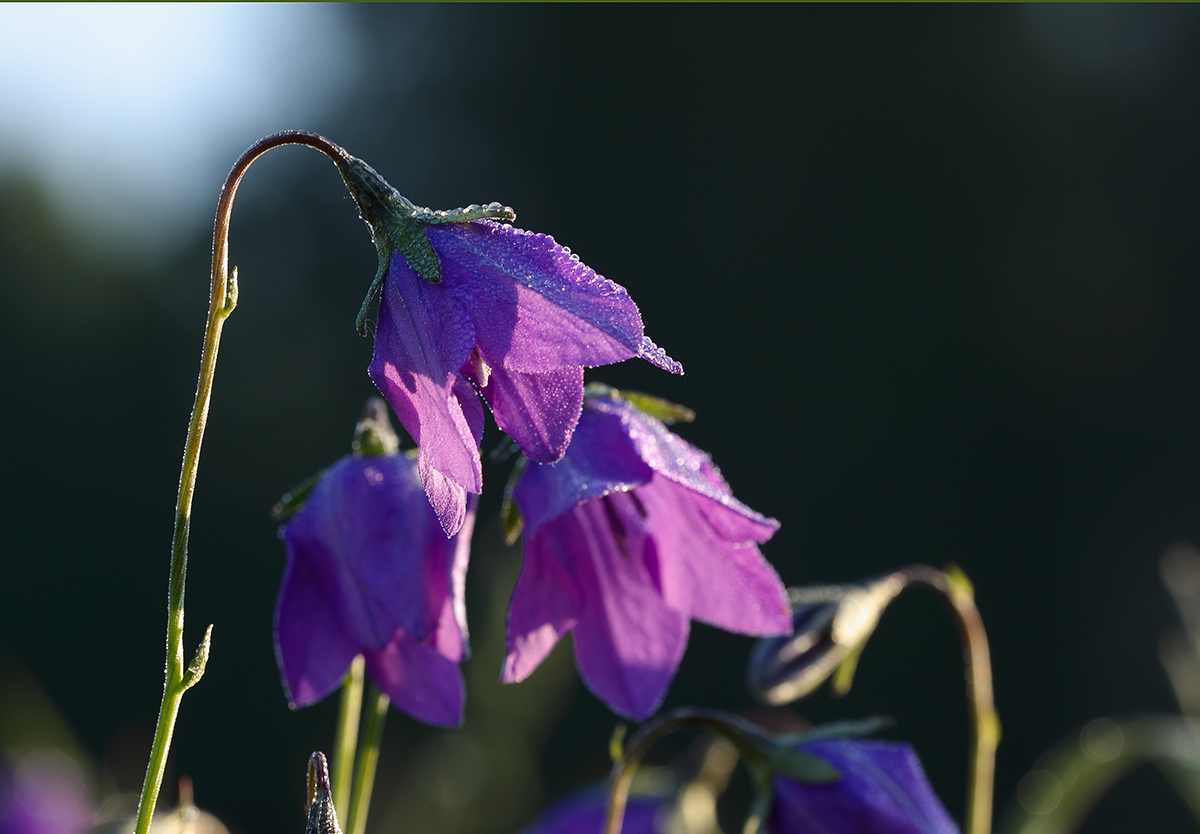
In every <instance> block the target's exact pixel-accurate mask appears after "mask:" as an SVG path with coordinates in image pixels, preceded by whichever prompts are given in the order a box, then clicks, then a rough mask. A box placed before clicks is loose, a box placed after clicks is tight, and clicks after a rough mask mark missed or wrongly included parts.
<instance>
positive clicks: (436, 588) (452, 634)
mask: <svg viewBox="0 0 1200 834" xmlns="http://www.w3.org/2000/svg"><path fill="white" fill-rule="evenodd" d="M478 503H479V502H478V499H477V498H476V497H475V496H474V495H471V496H468V497H467V518H466V521H465V522H464V523H463V525H462V528H461V529H460V530H459V531H458V533H457V535H456V536H455V537H454V538H452V539H450V541H449V542H443V545H442V546H443V548H445V549H451V548H452V549H451V550H450V553H449V554H448V555H449V564H446V560H445V558H443V559H440V560H436V561H435V560H432V559H430V560H428V561H427V562H426V572H425V599H426V603H425V604H426V607H427V610H428V611H429V612H432V613H433V614H434V615H435V616H436V624H435V626H434V629H433V645H434V647H435V648H436V649H437V651H438V653H439V654H441V655H442V656H443V657H446V658H449V659H450V660H453V661H461V660H462V659H463V658H465V657H468V656H469V655H470V653H471V649H470V645H469V641H468V639H467V602H466V600H467V597H466V592H467V562H468V560H469V559H470V555H471V533H472V531H473V530H474V528H475V507H476V505H477V504H478ZM443 552H445V550H444V551H443Z"/></svg>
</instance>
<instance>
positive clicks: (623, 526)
mask: <svg viewBox="0 0 1200 834" xmlns="http://www.w3.org/2000/svg"><path fill="white" fill-rule="evenodd" d="M513 499H514V500H515V501H516V504H517V506H518V507H519V508H520V511H521V515H522V518H523V520H524V524H525V558H524V564H523V566H522V568H521V575H520V578H519V579H518V580H517V585H516V588H515V589H514V591H513V596H512V602H511V604H510V607H509V612H508V657H507V659H506V662H505V667H504V676H503V677H504V680H505V681H506V682H514V681H519V680H521V679H523V678H524V677H526V676H527V675H529V674H530V673H531V672H532V671H533V670H534V669H535V668H536V667H537V666H538V664H540V663H541V662H542V660H543V659H544V658H545V657H546V655H548V654H549V652H550V650H551V649H552V648H553V647H554V644H555V643H556V642H557V641H558V640H559V638H561V637H562V636H563V635H564V634H565V633H567V632H568V631H572V630H574V632H575V657H576V663H577V665H578V666H579V671H580V673H581V675H582V677H583V679H584V681H585V682H586V683H587V684H588V686H589V687H590V688H591V689H592V691H593V692H595V693H596V695H597V696H598V697H599V698H600V699H601V700H603V701H604V702H606V703H607V704H608V705H609V706H610V707H611V708H612V709H613V710H614V711H615V712H618V713H620V714H622V715H626V716H629V717H632V718H635V719H639V720H640V719H643V718H645V717H647V716H648V715H650V714H651V713H652V712H654V710H655V709H656V708H657V706H658V704H659V703H660V702H661V701H662V698H663V696H664V695H665V694H666V691H667V687H668V686H669V685H670V683H671V679H672V678H673V677H674V675H675V670H676V668H677V667H678V666H679V661H680V659H681V658H682V657H683V652H684V649H685V648H686V647H687V639H688V631H689V627H690V621H691V620H692V619H697V620H700V621H702V622H706V623H709V624H711V625H714V626H717V627H718V628H723V629H726V630H728V631H737V632H742V633H746V634H757V635H767V634H786V633H788V632H789V631H790V629H791V616H790V608H789V605H788V599H787V595H786V593H785V592H784V588H783V584H782V583H781V582H780V580H779V576H778V575H777V574H776V573H775V570H774V569H773V568H772V567H771V566H770V565H769V564H768V563H767V562H766V560H764V559H763V557H762V555H761V554H760V553H759V550H758V547H757V543H761V542H764V541H766V540H767V539H769V538H770V537H771V535H772V534H773V533H774V532H775V530H776V529H777V528H778V526H779V525H778V522H776V521H774V520H773V519H769V518H765V517H764V516H762V515H760V514H758V513H756V512H755V511H754V510H752V509H750V508H749V507H747V506H746V505H745V504H742V503H741V502H739V501H737V500H736V499H735V498H734V497H733V494H732V493H731V492H730V489H729V486H728V485H727V484H726V483H725V481H724V479H723V478H722V477H721V475H720V473H719V472H718V471H717V469H716V467H714V466H713V465H712V462H711V461H710V460H709V458H708V456H707V455H706V454H704V453H703V452H701V451H699V450H698V449H696V448H695V447H693V446H691V445H690V444H688V443H687V442H686V441H684V440H683V439H681V438H679V437H678V436H676V435H674V434H672V433H671V432H670V431H669V430H668V429H667V428H666V426H665V425H663V423H662V422H660V421H659V420H657V419H655V418H654V417H651V416H649V415H648V414H645V413H643V412H642V411H640V410H638V409H637V408H635V407H634V406H633V405H631V404H629V403H627V402H625V401H623V400H620V399H617V398H615V397H590V398H589V399H588V401H587V403H586V404H585V406H584V409H583V416H582V417H581V419H580V421H579V427H578V428H577V429H576V431H575V437H574V439H573V440H572V442H571V446H570V448H569V449H568V450H567V453H566V456H565V457H564V458H563V459H562V460H561V461H559V462H558V463H557V464H554V465H540V464H534V463H531V464H529V465H527V466H526V467H525V470H524V472H523V473H522V475H521V477H520V480H518V482H517V484H516V486H515V488H514V490H513Z"/></svg>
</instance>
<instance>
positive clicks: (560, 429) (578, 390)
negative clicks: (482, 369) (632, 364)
mask: <svg viewBox="0 0 1200 834" xmlns="http://www.w3.org/2000/svg"><path fill="white" fill-rule="evenodd" d="M478 382H479V380H478V379H476V383H478ZM480 390H481V391H482V392H483V398H484V399H485V400H487V404H488V406H490V407H491V409H492V416H494V417H495V418H496V425H498V426H499V427H500V428H501V430H502V431H504V432H505V433H506V434H508V435H509V437H511V438H512V439H513V440H514V441H516V444H517V445H518V446H520V447H521V451H522V452H524V453H525V456H526V457H527V458H529V459H530V460H532V461H536V462H537V463H554V462H555V461H557V460H558V459H559V458H561V457H562V456H563V453H564V452H566V451H567V444H569V443H570V442H571V433H572V432H573V431H575V426H576V424H577V423H578V422H579V414H580V412H581V411H582V409H583V368H561V369H560V370H557V371H549V372H547V373H541V374H528V373H522V372H520V371H510V370H508V369H507V368H502V367H498V366H492V367H491V369H490V373H489V374H488V380H487V385H484V386H481V389H480Z"/></svg>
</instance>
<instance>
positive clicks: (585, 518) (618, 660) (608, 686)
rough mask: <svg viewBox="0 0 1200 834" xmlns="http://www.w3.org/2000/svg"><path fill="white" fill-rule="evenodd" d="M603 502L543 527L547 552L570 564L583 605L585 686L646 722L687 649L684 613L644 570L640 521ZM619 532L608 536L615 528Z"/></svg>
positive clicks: (580, 640)
mask: <svg viewBox="0 0 1200 834" xmlns="http://www.w3.org/2000/svg"><path fill="white" fill-rule="evenodd" d="M627 498H628V495H627V494H625V493H617V494H614V495H610V496H606V497H605V498H602V499H599V500H597V501H589V502H587V503H584V504H581V505H579V506H578V507H576V508H575V509H574V510H572V511H571V512H569V513H567V514H566V515H563V516H560V517H559V518H557V519H554V520H553V521H550V522H549V523H547V524H545V525H543V526H542V527H541V528H540V529H539V530H538V531H537V534H536V535H538V536H541V537H543V540H544V542H545V547H546V549H547V550H548V551H549V552H551V553H553V554H555V556H556V557H557V558H558V559H559V560H560V561H561V562H563V563H564V565H567V566H569V567H568V569H569V570H570V571H571V572H572V575H573V576H574V577H575V579H576V582H577V583H578V585H579V589H580V592H581V596H582V600H583V604H582V606H581V608H580V612H579V623H578V625H576V627H575V630H574V634H575V658H576V663H577V664H578V666H579V672H580V674H581V676H582V677H583V680H584V683H586V684H587V685H588V687H589V688H590V689H591V690H592V691H593V692H595V693H596V695H597V697H599V698H600V699H601V700H603V701H604V702H605V703H607V704H608V705H609V706H610V707H611V708H612V709H613V711H614V712H617V713H619V714H621V715H625V716H627V717H629V718H633V719H635V720H639V721H640V720H643V719H645V718H647V717H649V716H650V714H651V713H653V712H654V710H655V709H657V708H658V705H659V704H660V703H661V702H662V699H663V696H665V695H666V692H667V688H668V687H669V686H670V684H671V680H672V678H674V676H675V670H676V669H677V668H678V667H679V661H680V660H681V659H682V658H683V652H684V650H685V649H686V648H687V638H688V631H689V627H690V624H689V621H688V615H687V613H686V612H679V611H674V610H671V609H670V608H668V607H667V606H666V604H665V603H664V602H663V599H662V597H661V595H660V594H659V592H658V589H657V587H656V585H657V582H656V581H655V576H654V572H655V571H656V568H657V566H656V565H652V564H647V562H648V558H647V552H646V551H647V550H648V548H645V547H643V546H641V545H642V543H643V542H644V541H645V534H644V531H641V530H639V529H638V523H639V521H640V519H638V518H637V517H636V513H634V512H632V510H631V509H630V508H629V507H627V506H624V502H623V501H620V500H619V499H627ZM618 525H619V526H621V527H623V528H624V533H623V534H618V535H616V536H614V530H613V527H614V526H618Z"/></svg>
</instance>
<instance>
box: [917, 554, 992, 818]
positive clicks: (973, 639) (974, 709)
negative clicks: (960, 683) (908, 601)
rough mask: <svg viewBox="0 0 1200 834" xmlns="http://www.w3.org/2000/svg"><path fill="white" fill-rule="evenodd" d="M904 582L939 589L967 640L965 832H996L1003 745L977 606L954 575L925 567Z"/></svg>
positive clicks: (964, 583) (961, 579)
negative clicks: (994, 807) (968, 732)
mask: <svg viewBox="0 0 1200 834" xmlns="http://www.w3.org/2000/svg"><path fill="white" fill-rule="evenodd" d="M898 576H899V577H900V578H901V579H902V581H904V582H905V583H906V584H908V583H911V584H914V585H924V586H926V587H928V588H932V589H933V590H935V591H937V592H938V594H940V595H941V596H942V597H943V598H944V599H945V600H946V601H947V602H948V603H949V604H950V608H951V610H952V611H953V612H954V619H955V620H956V622H957V623H958V630H959V633H960V634H961V635H962V641H963V658H964V660H965V661H966V664H967V699H968V701H969V702H970V705H971V730H972V731H971V766H970V774H969V777H968V779H969V781H968V782H967V825H966V830H965V834H989V832H990V831H991V829H992V791H993V783H994V781H995V771H996V747H997V746H998V745H999V743H1000V718H999V716H998V715H997V714H996V706H995V703H994V701H993V698H992V662H991V655H990V653H989V651H988V641H987V633H986V632H985V631H984V629H983V619H982V618H981V617H980V616H979V609H978V608H976V607H975V599H974V595H973V594H972V592H971V588H970V583H969V582H967V580H966V577H965V576H962V575H961V574H959V575H958V576H955V577H952V576H951V575H949V574H947V573H944V572H943V571H940V570H936V569H934V568H931V567H928V566H926V565H912V566H910V567H907V568H904V569H903V570H901V571H898Z"/></svg>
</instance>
